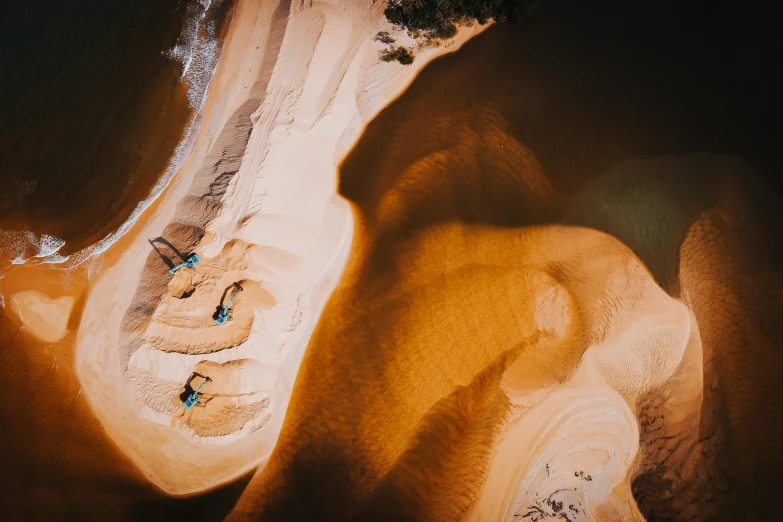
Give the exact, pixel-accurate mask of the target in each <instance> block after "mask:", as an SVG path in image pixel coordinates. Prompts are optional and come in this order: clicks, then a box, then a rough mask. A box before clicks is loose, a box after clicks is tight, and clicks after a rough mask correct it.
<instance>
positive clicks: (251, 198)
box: [76, 0, 483, 494]
mask: <svg viewBox="0 0 783 522" xmlns="http://www.w3.org/2000/svg"><path fill="white" fill-rule="evenodd" d="M383 8H384V3H383V2H377V3H373V2H371V1H368V0H364V1H348V2H336V1H335V2H314V3H310V2H299V1H294V2H289V1H280V2H274V1H272V0H268V1H267V0H261V1H254V0H240V1H239V3H238V5H237V7H236V10H235V15H234V19H233V22H232V27H231V29H230V31H229V34H228V36H227V38H226V41H225V43H224V48H223V53H222V55H221V60H220V64H219V66H218V70H217V73H216V75H215V78H214V80H213V85H212V88H211V93H210V97H209V100H208V102H207V107H206V110H205V113H204V114H205V116H204V122H203V123H202V126H201V131H200V134H199V137H198V138H197V140H196V143H195V145H194V147H193V150H192V152H191V154H190V155H189V157H188V159H187V160H186V163H185V164H184V165H183V167H182V169H181V170H180V173H179V174H178V175H177V178H176V179H175V180H174V182H173V183H172V185H171V187H170V189H169V190H168V192H167V193H166V194H165V196H164V197H163V200H162V201H161V203H160V205H159V208H158V210H157V211H156V214H155V215H154V216H152V217H151V219H150V220H149V221H148V222H147V223H146V224H145V225H144V227H143V229H141V230H137V231H134V234H135V237H134V239H133V241H132V244H131V246H130V247H129V249H128V250H127V251H126V253H125V254H124V255H123V258H122V260H121V261H120V262H119V263H118V264H117V265H115V266H114V267H112V268H111V269H109V270H107V271H105V272H104V273H103V274H101V276H100V278H99V279H98V280H97V281H96V283H95V285H94V287H93V289H92V292H91V294H90V296H89V298H88V301H87V303H86V306H85V309H84V314H83V319H82V323H81V328H80V334H79V338H78V341H77V342H78V347H77V355H76V368H77V371H78V375H79V378H80V380H81V381H82V383H83V393H84V395H85V396H86V397H87V399H88V401H89V403H90V405H91V406H92V408H93V409H94V411H95V413H96V415H97V416H98V418H99V419H100V420H101V422H102V424H103V426H104V428H105V429H106V431H107V432H108V433H109V435H110V436H111V437H112V439H113V440H114V441H115V442H117V444H119V446H120V447H121V448H122V449H123V450H124V451H125V452H126V454H127V455H128V456H129V457H130V458H131V459H132V461H133V462H134V463H135V464H136V465H137V466H138V467H139V468H140V469H141V471H142V472H143V473H144V474H145V475H146V476H147V477H148V478H149V479H150V480H151V481H152V482H153V483H155V484H156V485H157V486H158V487H160V488H161V489H163V490H165V491H166V492H168V493H172V494H188V493H193V492H197V491H202V490H204V489H207V488H210V487H213V486H215V485H218V484H221V483H224V482H226V481H229V480H231V479H233V478H235V477H237V476H239V475H241V474H242V473H244V472H246V471H248V470H250V469H252V468H253V467H256V466H258V465H259V464H260V463H261V462H262V461H263V460H264V459H265V458H266V457H267V456H268V455H269V454H270V453H271V450H272V448H273V446H274V444H275V442H276V439H277V435H278V432H279V430H280V426H281V424H282V418H283V414H284V413H285V411H286V407H287V403H288V400H289V397H290V393H291V387H292V385H293V381H294V378H295V377H296V375H297V370H298V366H299V362H300V360H301V357H302V354H303V352H304V348H305V346H306V345H307V341H308V339H309V336H310V332H311V331H312V329H313V327H314V325H315V322H316V320H317V318H318V316H319V314H320V310H321V308H322V307H323V305H324V303H325V301H326V299H327V297H328V296H329V294H330V292H331V291H332V289H333V288H334V285H335V284H336V282H337V280H338V278H339V277H340V273H341V272H342V270H343V266H344V264H345V261H346V259H347V255H348V251H349V248H350V244H351V234H352V230H353V223H352V218H351V213H350V211H349V209H348V205H347V204H346V203H345V202H344V201H343V200H341V199H340V198H339V197H338V196H337V194H336V185H337V182H336V170H337V168H336V165H337V163H338V162H339V161H340V160H341V158H342V156H343V155H344V154H345V153H346V152H347V151H348V150H349V148H350V147H351V145H352V143H353V141H354V140H355V139H356V138H358V136H359V134H360V132H361V130H362V128H363V126H364V124H365V122H367V121H368V120H369V119H370V118H372V117H373V116H374V115H375V114H376V113H377V112H378V111H379V110H380V109H381V108H382V107H383V106H384V105H386V104H387V103H389V102H390V101H391V100H392V99H393V98H394V97H395V96H397V95H398V94H399V93H400V92H401V91H402V89H404V88H405V86H406V85H407V84H408V83H409V82H410V81H412V79H413V77H414V76H415V74H416V72H417V71H418V70H420V69H421V67H422V66H423V65H424V64H425V63H426V62H427V61H428V60H429V59H431V58H434V57H435V56H438V55H439V54H443V53H444V52H449V51H452V50H456V49H457V48H459V46H460V45H461V44H462V43H463V42H464V41H466V40H467V39H468V38H470V37H471V36H472V35H474V34H477V33H478V32H480V31H481V30H482V29H483V28H482V27H480V26H475V27H472V28H465V29H463V30H461V31H460V33H459V34H458V36H457V38H456V39H455V40H454V42H452V43H450V44H449V46H448V47H446V46H443V47H431V48H427V49H424V50H422V51H421V52H420V53H419V54H418V57H417V61H416V62H415V64H414V65H413V66H411V67H403V66H401V65H399V64H389V63H383V62H380V60H379V59H378V51H379V50H380V48H381V44H380V43H378V42H374V41H373V36H374V34H375V33H376V32H377V31H379V30H392V28H391V27H390V26H389V24H388V23H387V22H386V21H385V19H384V18H383V15H382V13H383ZM191 252H197V253H198V255H199V256H200V257H201V258H202V260H203V261H202V262H201V263H200V264H198V265H197V266H196V267H194V268H193V269H188V268H184V269H181V270H180V271H179V272H177V273H176V275H174V276H173V277H172V276H171V275H169V274H168V270H167V269H168V267H169V266H171V265H172V264H173V263H176V262H179V261H180V259H181V257H182V256H185V255H187V254H189V253H191ZM234 283H240V284H241V285H242V287H243V288H244V291H243V292H241V293H240V294H239V295H238V297H237V299H236V301H235V302H234V305H233V309H232V319H231V320H230V321H229V322H228V324H227V325H226V326H222V327H221V326H217V325H216V324H215V323H214V321H213V314H214V313H215V312H216V309H217V306H218V305H219V304H220V303H221V302H225V301H224V299H225V298H226V295H227V293H229V292H230V289H231V286H232V285H233V284H234ZM193 372H196V373H198V374H201V375H204V376H209V377H210V378H211V379H212V382H210V383H208V384H206V385H205V386H204V388H203V389H202V391H203V395H202V400H201V403H200V404H199V405H198V406H196V408H194V409H193V410H191V411H185V410H184V409H183V408H182V405H181V402H180V394H181V393H183V392H184V391H186V390H185V388H184V384H185V382H186V380H188V379H189V377H190V376H192V375H193ZM198 382H199V381H198V380H196V381H193V385H194V386H196V385H197V383H198Z"/></svg>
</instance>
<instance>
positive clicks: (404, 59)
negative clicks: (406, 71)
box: [381, 47, 415, 65]
mask: <svg viewBox="0 0 783 522" xmlns="http://www.w3.org/2000/svg"><path fill="white" fill-rule="evenodd" d="M414 58H415V56H413V53H412V52H411V51H410V49H408V48H407V47H391V48H389V49H386V50H385V51H383V52H381V59H382V60H383V61H384V62H393V61H394V60H397V61H398V62H400V63H401V64H403V65H410V64H412V63H413V59H414Z"/></svg>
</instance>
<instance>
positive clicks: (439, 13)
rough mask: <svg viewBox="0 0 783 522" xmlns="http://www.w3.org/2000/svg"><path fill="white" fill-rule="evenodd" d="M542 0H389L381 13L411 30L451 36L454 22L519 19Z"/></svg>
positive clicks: (435, 35)
mask: <svg viewBox="0 0 783 522" xmlns="http://www.w3.org/2000/svg"><path fill="white" fill-rule="evenodd" d="M540 2H541V0H389V5H388V6H387V7H386V10H385V11H384V14H385V15H386V18H387V19H388V20H389V21H390V22H391V23H393V24H395V25H399V26H402V27H405V28H406V29H407V30H408V31H409V32H410V33H412V32H413V31H422V32H424V33H425V34H426V35H427V36H428V37H430V38H451V37H452V36H454V35H455V34H456V32H457V28H456V27H455V26H454V24H455V23H459V22H463V21H469V20H477V21H478V23H480V24H482V25H483V24H485V23H487V22H488V21H489V20H490V19H492V20H495V21H496V22H505V21H511V22H518V21H521V20H523V19H525V18H527V17H528V16H530V15H531V14H533V11H534V10H535V9H536V8H537V7H538V5H539V4H540Z"/></svg>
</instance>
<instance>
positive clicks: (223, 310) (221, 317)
mask: <svg viewBox="0 0 783 522" xmlns="http://www.w3.org/2000/svg"><path fill="white" fill-rule="evenodd" d="M234 286H235V287H236V290H234V293H233V294H232V295H231V299H229V300H228V303H226V304H225V305H223V306H221V307H219V308H218V312H217V315H215V324H217V325H218V326H223V325H224V324H226V322H227V321H228V319H229V317H230V316H229V312H230V311H231V303H233V302H234V299H236V297H237V295H239V292H241V291H242V287H241V286H239V283H234Z"/></svg>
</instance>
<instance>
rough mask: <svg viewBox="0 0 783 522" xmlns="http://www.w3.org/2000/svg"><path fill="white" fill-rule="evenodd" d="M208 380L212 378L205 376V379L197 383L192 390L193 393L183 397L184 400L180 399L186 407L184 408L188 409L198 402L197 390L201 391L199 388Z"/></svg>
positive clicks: (210, 380)
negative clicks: (196, 386)
mask: <svg viewBox="0 0 783 522" xmlns="http://www.w3.org/2000/svg"><path fill="white" fill-rule="evenodd" d="M208 382H212V379H210V378H209V377H207V379H206V380H205V381H204V382H202V383H201V384H199V386H198V388H196V389H195V390H193V393H191V394H190V395H188V396H187V397H186V398H185V400H184V401H182V405H183V406H184V407H185V409H186V410H189V409H191V408H192V407H193V406H195V405H196V404H198V392H200V391H201V388H203V387H204V385H205V384H207V383H208Z"/></svg>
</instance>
